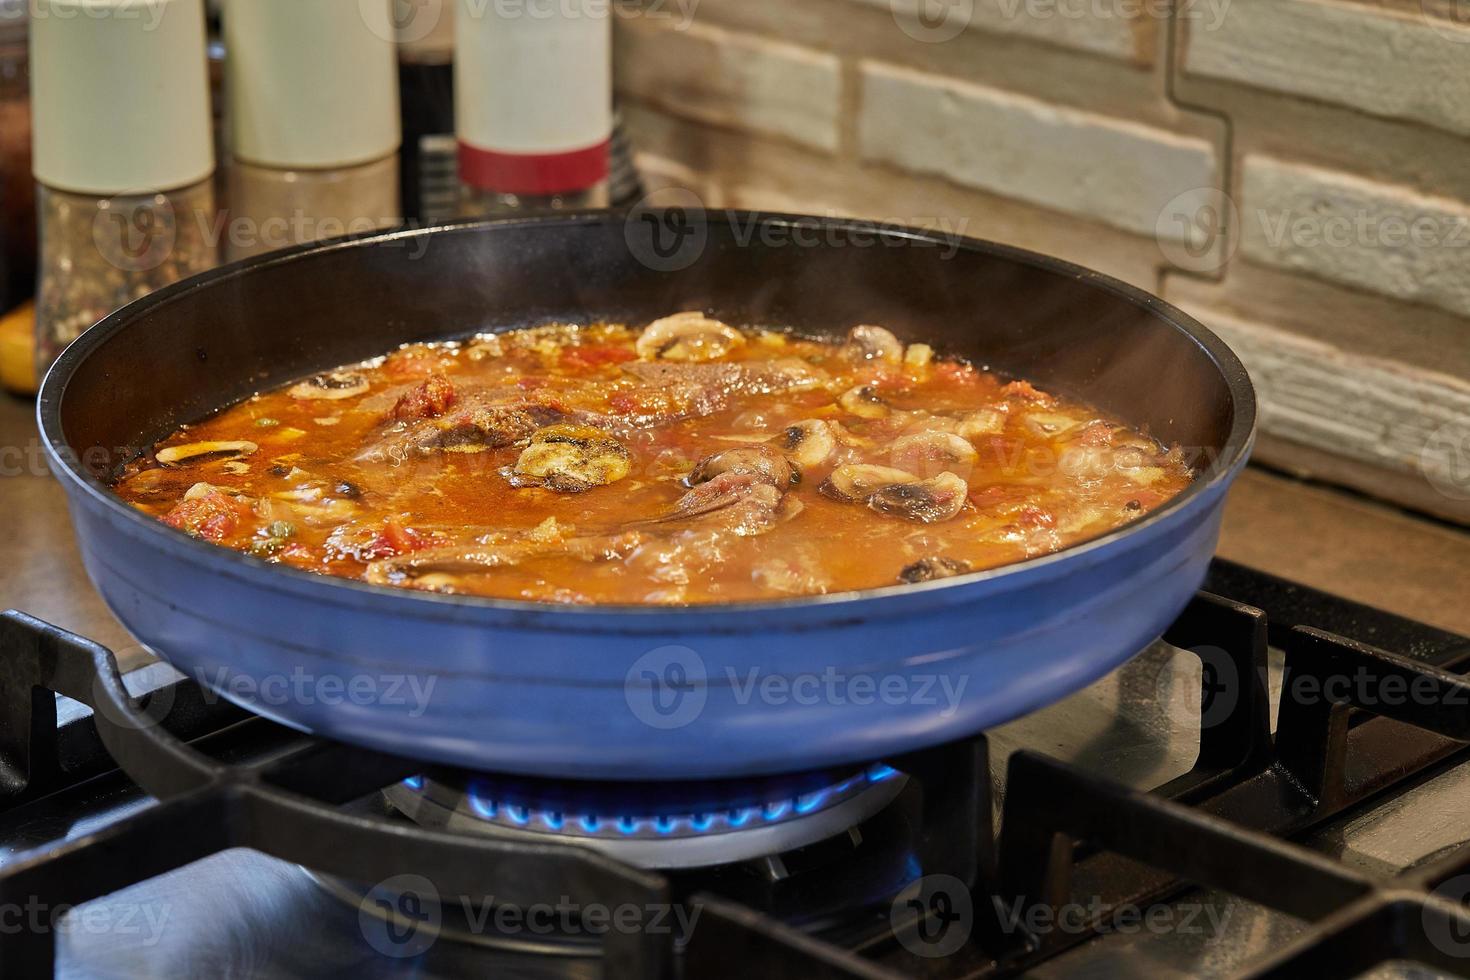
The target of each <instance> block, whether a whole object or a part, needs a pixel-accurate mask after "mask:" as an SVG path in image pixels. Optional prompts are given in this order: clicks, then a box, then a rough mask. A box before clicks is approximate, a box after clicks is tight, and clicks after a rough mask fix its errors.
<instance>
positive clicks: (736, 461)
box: [689, 446, 798, 488]
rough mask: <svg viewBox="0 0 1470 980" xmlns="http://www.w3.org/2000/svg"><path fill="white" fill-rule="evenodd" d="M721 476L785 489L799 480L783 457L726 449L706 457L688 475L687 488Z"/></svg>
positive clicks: (756, 448) (772, 452) (754, 449)
mask: <svg viewBox="0 0 1470 980" xmlns="http://www.w3.org/2000/svg"><path fill="white" fill-rule="evenodd" d="M721 473H749V474H752V475H754V476H758V477H761V478H762V479H764V480H769V481H770V482H771V485H772V486H775V487H778V488H784V487H787V486H790V485H791V484H793V483H795V482H796V481H797V479H798V477H797V474H796V470H794V469H792V468H791V464H790V463H788V462H786V457H784V456H782V455H781V454H780V453H778V452H776V451H775V450H774V449H768V448H766V447H765V446H745V447H742V448H740V449H726V450H722V451H721V452H718V453H715V454H714V455H712V456H706V457H705V458H704V459H702V460H700V461H699V463H698V464H696V465H695V467H694V469H693V471H692V472H690V474H689V485H690V486H691V487H693V486H698V485H699V484H701V483H707V482H709V481H710V480H713V479H714V478H715V477H717V476H719V475H720V474H721Z"/></svg>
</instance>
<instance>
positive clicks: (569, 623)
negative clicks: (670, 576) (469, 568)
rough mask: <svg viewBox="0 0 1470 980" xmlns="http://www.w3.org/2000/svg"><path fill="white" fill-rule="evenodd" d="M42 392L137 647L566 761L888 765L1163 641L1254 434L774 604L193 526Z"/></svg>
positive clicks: (416, 747) (493, 762)
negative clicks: (1153, 500)
mask: <svg viewBox="0 0 1470 980" xmlns="http://www.w3.org/2000/svg"><path fill="white" fill-rule="evenodd" d="M1124 288H1126V287H1124ZM1139 295H1140V296H1142V294H1139ZM124 313H126V311H124ZM105 326H106V325H105V324H104V327H99V328H97V329H104V328H105ZM1215 343H1218V342H1217V341H1216V342H1215ZM1220 350H1221V351H1222V352H1223V353H1222V354H1221V356H1224V357H1228V356H1229V355H1228V351H1224V349H1223V347H1221V348H1220ZM1230 360H1231V363H1230V365H1229V367H1230V369H1231V370H1238V368H1239V365H1238V363H1236V362H1234V361H1233V358H1231V359H1230ZM58 370H63V371H64V370H66V365H65V363H63V365H61V366H60V367H59V368H58ZM1240 377H1242V378H1243V377H1244V375H1243V372H1241V373H1240ZM47 388H48V393H47V394H46V395H43V398H42V403H41V408H40V412H41V421H42V430H43V433H44V434H45V437H46V443H47V448H48V451H50V453H51V455H52V463H53V469H54V470H55V472H56V473H57V474H58V476H59V478H60V479H61V482H62V484H63V486H64V487H65V489H66V492H67V494H68V496H69V503H70V507H71V514H72V519H73V522H74V525H75V528H76V532H77V537H78V541H79V543H80V546H81V551H82V555H83V558H84V561H85V564H86V567H87V570H88V572H89V574H90V575H91V577H92V580H93V582H94V583H95V584H96V585H97V588H98V589H99V590H100V592H101V593H102V595H103V597H104V598H105V600H106V601H107V603H108V605H109V606H110V607H111V609H112V610H113V611H114V612H115V613H116V614H117V616H118V618H119V619H121V620H122V621H123V622H124V623H125V624H126V625H127V626H128V628H129V629H130V630H132V631H133V632H134V633H135V634H136V635H137V636H138V638H139V639H140V640H141V641H142V642H144V643H146V644H147V645H149V646H150V647H152V648H153V649H155V650H157V651H159V652H160V653H161V654H163V655H164V656H166V657H167V659H168V660H169V661H170V662H172V663H173V664H174V665H175V666H177V667H178V668H179V669H181V670H183V671H185V672H186V673H188V674H190V675H191V676H194V677H196V678H198V679H199V680H201V681H202V682H203V683H204V684H205V685H206V686H207V687H209V688H210V689H212V690H214V691H217V692H219V693H220V694H221V695H222V696H224V697H226V698H228V699H230V700H233V701H236V702H238V703H240V704H242V705H244V706H246V707H248V708H250V709H251V710H254V711H257V712H259V713H261V714H264V715H267V716H269V717H272V718H275V719H277V720H279V721H281V722H283V723H286V724H289V725H293V726H297V727H300V728H304V729H307V730H311V731H314V732H318V733H320V734H324V735H328V736H331V737H334V738H337V739H341V740H343V741H348V742H353V743H358V744H362V745H366V746H371V747H374V748H378V749H382V750H384V751H388V752H394V753H400V754H411V755H415V756H418V757H422V758H424V759H426V760H431V761H435V762H442V763H447V764H454V765H459V766H466V767H470V768H475V769H486V770H495V771H501V772H511V773H526V774H535V775H541V776H559V777H570V778H609V777H610V776H612V777H615V778H625V779H673V778H679V779H686V778H715V777H728V776H738V775H746V774H757V773H777V772H787V771H795V770H805V769H813V768H817V767H823V766H829V765H836V764H840V763H845V762H854V761H860V760H871V759H875V758H881V757H885V756H891V755H893V754H895V753H899V752H903V751H906V750H910V749H915V748H919V747H922V746H926V745H931V744H935V743H938V742H941V741H944V740H947V739H952V738H957V737H960V736H963V735H966V734H970V733H973V732H976V731H979V730H982V729H985V728H988V727H991V726H994V725H997V724H1000V723H1003V722H1005V721H1008V720H1010V719H1012V718H1015V717H1017V716H1019V715H1022V714H1025V713H1027V712H1029V711H1031V710H1033V709H1035V708H1037V707H1040V706H1042V705H1045V704H1047V703H1049V702H1052V701H1055V700H1057V699H1059V698H1061V697H1063V696H1065V695H1066V694H1068V693H1070V692H1072V691H1074V690H1076V689H1078V688H1080V687H1082V686H1084V685H1086V684H1087V683H1089V682H1091V681H1093V680H1095V679H1097V678H1098V677H1100V676H1102V675H1104V674H1105V673H1107V672H1109V671H1111V670H1112V669H1114V668H1115V667H1117V666H1118V665H1119V664H1121V663H1122V662H1124V661H1125V660H1127V659H1128V658H1129V657H1130V656H1132V655H1133V654H1134V653H1135V652H1137V651H1138V650H1140V649H1142V648H1143V647H1144V646H1146V645H1147V644H1148V643H1149V642H1150V641H1152V640H1153V639H1154V638H1156V637H1157V636H1159V634H1160V633H1161V632H1162V631H1163V630H1164V629H1165V628H1166V627H1167V626H1168V624H1169V623H1170V621H1171V620H1172V619H1173V618H1174V617H1175V616H1176V615H1177V614H1178V612H1179V610H1180V609H1181V608H1182V607H1183V606H1184V604H1185V603H1186V602H1187V601H1188V600H1189V598H1190V596H1191V595H1192V593H1193V592H1194V591H1195V590H1196V589H1197V587H1198V586H1199V584H1200V582H1201V581H1202V580H1203V577H1204V574H1205V570H1206V567H1207V565H1208V563H1209V561H1210V558H1211V555H1212V554H1213V551H1214V548H1215V544H1216V540H1217V536H1218V531H1219V525H1220V518H1221V511H1222V506H1223V503H1224V499H1225V493H1226V490H1227V489H1228V487H1229V485H1230V483H1231V482H1232V481H1233V480H1234V479H1235V477H1236V476H1237V475H1238V473H1239V471H1240V469H1241V468H1242V467H1243V466H1244V465H1245V460H1246V455H1247V452H1248V448H1249V441H1250V437H1251V434H1252V432H1253V424H1254V415H1253V405H1251V404H1249V403H1246V404H1242V405H1237V406H1236V409H1235V410H1236V412H1237V429H1240V430H1241V431H1240V432H1239V433H1238V434H1239V435H1240V439H1239V441H1238V444H1237V445H1236V446H1234V447H1233V448H1232V450H1231V452H1230V453H1228V454H1227V456H1226V458H1224V459H1222V460H1221V461H1220V462H1219V463H1217V465H1216V466H1215V468H1214V469H1213V470H1211V471H1210V472H1209V473H1208V474H1207V475H1206V476H1205V477H1203V478H1202V479H1201V481H1199V482H1198V483H1197V484H1196V485H1195V486H1194V487H1192V488H1191V489H1190V490H1189V491H1188V492H1187V493H1186V494H1184V495H1182V496H1181V497H1180V498H1178V499H1176V500H1175V501H1173V502H1172V503H1171V504H1169V505H1166V506H1165V507H1163V508H1161V509H1159V510H1158V511H1156V512H1154V513H1152V514H1150V515H1148V516H1147V517H1145V518H1144V519H1142V520H1140V521H1139V522H1137V523H1135V524H1133V525H1130V526H1129V527H1127V528H1125V529H1123V530H1122V531H1119V532H1114V533H1113V534H1110V535H1107V536H1105V537H1102V538H1099V539H1097V540H1095V541H1092V542H1088V543H1085V544H1083V545H1080V546H1077V547H1074V548H1071V549H1067V550H1065V551H1062V552H1059V553H1057V554H1054V555H1050V556H1046V557H1044V558H1040V559H1036V560H1032V561H1028V562H1025V563H1021V564H1018V565H1013V566H1009V567H1006V568H1002V569H996V570H993V571H990V572H984V573H979V574H975V575H968V576H964V577H961V578H958V579H951V580H945V581H939V582H932V583H925V584H921V585H914V586H903V587H893V588H888V589H878V590H871V591H867V592H862V593H849V594H842V595H834V596H822V597H812V598H806V599H798V600H787V601H780V602H771V603H760V604H743V605H730V606H713V607H702V608H675V609H663V608H645V607H585V608H584V607H576V608H561V607H549V606H540V605H536V604H531V603H513V602H499V601H495V600H478V599H471V600H466V599H463V598H455V597H447V596H438V595H425V594H418V593H409V592H402V591H395V590H389V589H379V588H374V587H371V586H366V585H361V584H358V583H351V582H344V581H340V580H334V579H327V578H322V577H317V576H311V575H307V574H304V573H293V572H289V571H286V570H282V569H280V568H278V567H274V566H270V565H267V564H265V563H263V562H260V561H257V560H254V559H251V558H248V557H246V556H242V555H239V554H236V553H233V552H229V551H226V550H223V549H218V548H214V547H212V546H209V545H205V544H202V543H200V542H196V541H193V540H190V539H188V538H186V537H185V536H183V535H181V534H178V533H176V532H174V531H172V530H170V529H168V528H165V527H163V526H162V525H160V524H158V523H157V522H154V521H151V520H148V519H146V518H144V517H142V516H141V515H139V514H137V513H136V512H134V511H132V510H131V509H130V508H128V507H126V506H124V505H122V504H120V503H119V502H118V501H117V500H115V499H114V498H112V497H111V495H110V494H109V493H108V492H107V491H106V490H105V488H103V487H102V486H101V485H100V484H99V483H98V482H97V481H96V480H95V479H94V478H92V477H90V476H89V475H87V474H86V473H85V472H84V471H83V470H82V469H81V467H79V466H77V465H76V463H75V461H74V459H73V458H72V457H73V455H74V454H72V453H71V452H69V451H66V450H65V449H64V448H63V443H62V440H61V438H60V428H59V425H58V422H57V419H56V417H55V413H56V405H57V403H58V402H59V400H60V398H61V397H62V393H63V391H64V378H61V379H59V378H58V377H57V375H56V374H55V373H53V375H52V377H51V378H49V379H48V383H47ZM1246 396H1247V402H1248V399H1249V391H1248V388H1247V389H1246Z"/></svg>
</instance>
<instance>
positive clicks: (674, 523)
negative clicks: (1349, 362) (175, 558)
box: [115, 311, 1191, 603]
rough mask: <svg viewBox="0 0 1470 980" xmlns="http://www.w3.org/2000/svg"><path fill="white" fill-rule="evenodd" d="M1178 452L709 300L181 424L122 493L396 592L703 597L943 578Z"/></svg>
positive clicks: (1115, 426)
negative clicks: (739, 321) (706, 308)
mask: <svg viewBox="0 0 1470 980" xmlns="http://www.w3.org/2000/svg"><path fill="white" fill-rule="evenodd" d="M1190 479H1191V473H1190V471H1189V469H1188V467H1187V466H1186V465H1185V463H1184V461H1183V458H1182V454H1181V453H1179V452H1177V451H1171V450H1169V449H1167V448H1166V447H1164V446H1161V445H1159V444H1158V443H1157V442H1155V441H1154V440H1152V439H1151V438H1149V436H1148V434H1146V433H1142V432H1139V431H1136V430H1134V429H1131V428H1129V427H1128V425H1127V424H1126V422H1125V420H1121V419H1116V418H1110V417H1108V416H1106V415H1105V414H1104V413H1101V412H1098V411H1097V410H1096V409H1093V408H1091V407H1089V406H1087V405H1085V404H1081V403H1078V402H1075V401H1070V400H1068V399H1065V398H1061V397H1058V396H1056V395H1054V394H1052V393H1050V392H1047V391H1045V390H1044V389H1043V388H1040V387H1038V386H1037V385H1035V384H1032V383H1031V382H1028V381H1024V380H1019V379H1007V378H1002V377H997V376H995V375H992V374H988V373H986V372H984V371H981V370H977V369H976V368H974V367H972V366H970V365H968V364H966V363H964V362H963V361H959V360H956V359H953V358H947V357H945V356H944V352H943V351H942V350H940V351H937V352H936V351H935V350H934V349H932V348H930V347H929V346H928V345H925V344H922V343H908V344H906V343H905V342H904V340H902V339H900V338H899V337H897V336H896V335H895V334H894V333H893V332H891V331H890V330H888V329H886V328H884V327H881V326H878V325H875V324H857V325H855V326H854V327H853V329H852V331H851V333H850V335H849V336H848V337H847V338H846V339H843V338H841V337H838V338H834V339H833V340H832V341H831V342H824V341H818V340H812V339H804V338H800V337H797V336H794V335H790V334H787V333H783V332H780V331H772V330H758V329H736V328H734V327H731V326H729V325H727V324H724V323H721V322H719V321H718V320H716V319H713V318H711V317H710V316H708V315H707V314H705V313H703V312H699V311H686V312H682V313H675V314H673V315H671V316H669V317H665V318H662V319H661V320H658V321H656V322H653V323H650V324H647V325H632V326H623V325H618V324H594V325H592V326H585V327H581V326H574V325H568V324H551V325H547V326H542V327H535V328H531V329H525V330H511V331H506V332H503V333H499V334H495V335H489V336H483V337H477V338H472V339H471V340H468V341H465V342H463V343H447V344H430V345H410V346H407V347H404V348H402V349H400V350H398V351H394V352H390V353H389V354H387V355H386V356H385V357H383V358H379V359H375V360H371V361H367V362H364V363H362V364H353V365H346V366H344V367H342V368H341V369H339V370H336V371H331V372H327V373H325V374H321V375H317V376H316V377H314V378H308V379H305V380H303V381H300V382H297V383H294V384H292V385H288V386H284V387H282V388H281V389H278V390H275V391H267V392H263V393H261V394H259V395H256V396H255V397H253V398H250V399H247V400H246V401H244V402H241V403H239V404H237V405H235V406H232V407H230V408H228V409H226V410H225V411H223V412H220V413H218V414H217V415H214V416H212V417H210V418H208V419H206V420H204V421H201V422H198V423H195V424H192V425H188V426H184V427H183V428H181V429H180V430H179V431H178V432H176V433H175V434H173V435H171V436H170V437H169V438H168V439H166V440H164V441H163V442H162V443H160V444H159V445H158V446H156V447H154V449H153V450H152V451H151V452H150V453H148V454H145V455H144V456H141V457H139V458H138V459H137V460H135V461H134V462H133V463H132V464H130V465H129V466H128V467H127V468H126V469H125V470H124V472H123V473H121V475H120V476H119V478H118V480H117V481H116V486H115V489H116V492H117V493H118V494H120V495H121V496H122V497H123V498H124V499H125V500H127V501H129V502H130V503H131V504H132V505H133V506H135V507H137V508H138V509H139V510H142V511H143V512H145V513H148V514H152V515H154V516H156V517H157V518H159V519H160V520H162V521H164V522H165V523H167V524H169V525H170V526H172V527H175V528H177V529H178V530H180V531H182V532H184V533H187V534H192V535H194V536H197V537H199V538H201V539H203V540H206V541H211V542H213V543H216V544H219V545H221V546H224V547H230V548H235V549H238V550H241V551H245V552H248V553H249V554H251V555H253V556H255V557H257V558H260V559H263V560H266V561H270V562H273V563H279V564H286V565H290V566H293V567H296V568H301V569H307V570H310V571H314V572H319V573H322V574H328V575H338V576H344V577H349V578H356V579H361V580H364V581H367V582H371V583H374V584H378V585H388V586H396V587H403V588H413V589H424V590H433V591H441V592H451V593H463V594H473V595H486V596H499V597H504V598H513V599H531V600H538V601H548V602H578V603H595V602H615V603H702V602H722V601H741V600H756V599H762V598H771V597H786V596H792V595H805V594H813V593H822V592H834V591H842V590H850V589H862V588H870V587H880V586H888V585H893V584H895V583H916V582H928V581H933V580H936V579H941V578H946V577H950V576H953V575H961V574H964V573H965V572H968V571H980V570H983V569H986V568H992V567H995V566H997V565H1002V564H1005V563H1007V562H1012V561H1018V560H1022V559H1024V558H1027V557H1030V556H1033V555H1037V554H1044V553H1046V552H1048V551H1054V550H1056V549H1058V548H1062V547H1066V546H1067V545H1069V544H1072V543H1074V542H1077V541H1081V540H1084V539H1086V538H1088V537H1092V536H1095V535H1098V534H1101V533H1104V532H1106V531H1108V530H1111V529H1113V528H1115V527H1118V526H1119V525H1121V524H1124V523H1127V522H1128V521H1130V520H1133V519H1135V518H1137V517H1139V516H1140V515H1142V514H1145V513H1147V512H1148V511H1150V510H1152V509H1154V508H1156V507H1158V506H1161V505H1162V504H1164V503H1165V502H1166V501H1168V500H1169V499H1170V498H1171V497H1172V496H1174V495H1175V494H1177V493H1178V492H1179V491H1180V490H1182V489H1183V488H1184V487H1185V486H1187V485H1188V483H1189V481H1190Z"/></svg>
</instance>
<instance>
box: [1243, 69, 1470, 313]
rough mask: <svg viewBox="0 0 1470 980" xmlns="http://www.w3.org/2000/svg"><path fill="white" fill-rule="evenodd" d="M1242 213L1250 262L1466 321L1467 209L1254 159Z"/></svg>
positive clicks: (1469, 292)
mask: <svg viewBox="0 0 1470 980" xmlns="http://www.w3.org/2000/svg"><path fill="white" fill-rule="evenodd" d="M1466 54H1467V56H1470V49H1467V52H1466ZM1238 203H1239V207H1240V212H1241V251H1242V253H1243V254H1244V255H1245V256H1246V257H1247V258H1250V259H1252V260H1254V261H1257V262H1261V263H1263V264H1267V265H1273V266H1276V267H1278V268H1282V269H1287V270H1290V271H1293V272H1303V273H1307V274H1309V275H1313V276H1317V277H1319V278H1322V279H1327V280H1330V281H1332V282H1337V283H1342V284H1343V285H1346V286H1351V287H1354V288H1357V289H1366V290H1370V291H1372V292H1375V293H1382V294H1383V295H1386V296H1391V297H1393V298H1395V299H1400V300H1408V301H1411V302H1417V303H1425V304H1428V305H1431V306H1437V307H1439V308H1441V309H1445V310H1449V311H1450V312H1452V313H1457V314H1460V315H1463V316H1470V205H1466V204H1465V203H1464V202H1461V201H1456V200H1451V199H1449V198H1442V197H1430V196H1426V195H1423V194H1419V193H1417V192H1416V191H1414V190H1412V189H1410V188H1407V187H1403V186H1400V185H1397V184H1387V183H1381V182H1378V181H1373V180H1367V179H1365V178H1362V177H1357V176H1353V175H1351V174H1345V173H1342V172H1340V171H1336V170H1325V169H1322V168H1320V167H1313V166H1306V165H1302V164H1293V163H1285V162H1283V161H1280V160H1276V159H1273V158H1271V157H1264V156H1250V157H1248V158H1247V159H1246V163H1245V171H1244V176H1243V177H1242V181H1241V192H1240V201H1239V202H1238ZM1406 315H1407V314H1406ZM1467 342H1470V341H1467Z"/></svg>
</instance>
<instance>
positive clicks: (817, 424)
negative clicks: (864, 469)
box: [776, 419, 837, 469]
mask: <svg viewBox="0 0 1470 980" xmlns="http://www.w3.org/2000/svg"><path fill="white" fill-rule="evenodd" d="M776 444H777V445H778V446H780V447H781V449H782V450H784V451H785V452H786V455H788V456H790V457H791V459H792V460H794V461H795V463H796V465H797V466H800V467H802V468H803V469H806V468H810V467H813V466H821V465H822V464H823V463H825V462H826V461H827V457H828V456H831V455H832V451H833V450H835V449H836V448H837V437H836V436H835V435H833V434H832V427H831V426H830V425H828V424H827V423H826V422H824V421H822V420H821V419H806V420H805V421H802V422H797V423H795V424H793V425H788V426H787V427H786V428H785V429H783V430H782V432H781V435H780V438H779V440H778V442H777V443H776Z"/></svg>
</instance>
